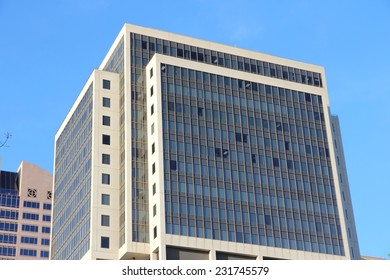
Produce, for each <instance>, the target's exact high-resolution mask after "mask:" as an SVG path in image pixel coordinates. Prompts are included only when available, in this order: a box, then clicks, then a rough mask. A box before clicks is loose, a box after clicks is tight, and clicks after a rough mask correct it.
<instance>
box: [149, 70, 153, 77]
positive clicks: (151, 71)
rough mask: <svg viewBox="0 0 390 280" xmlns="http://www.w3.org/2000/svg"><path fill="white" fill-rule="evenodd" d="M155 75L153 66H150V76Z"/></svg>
mask: <svg viewBox="0 0 390 280" xmlns="http://www.w3.org/2000/svg"><path fill="white" fill-rule="evenodd" d="M152 77H153V68H150V78H152Z"/></svg>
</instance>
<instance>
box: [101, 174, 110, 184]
mask: <svg viewBox="0 0 390 280" xmlns="http://www.w3.org/2000/svg"><path fill="white" fill-rule="evenodd" d="M102 184H104V185H109V184H110V174H106V173H103V174H102Z"/></svg>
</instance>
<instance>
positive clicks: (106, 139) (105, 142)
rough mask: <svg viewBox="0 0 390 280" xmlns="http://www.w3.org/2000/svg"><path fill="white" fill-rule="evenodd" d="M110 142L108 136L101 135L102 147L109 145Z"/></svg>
mask: <svg viewBox="0 0 390 280" xmlns="http://www.w3.org/2000/svg"><path fill="white" fill-rule="evenodd" d="M110 142H111V139H110V135H106V134H103V135H102V143H103V144H104V145H110Z"/></svg>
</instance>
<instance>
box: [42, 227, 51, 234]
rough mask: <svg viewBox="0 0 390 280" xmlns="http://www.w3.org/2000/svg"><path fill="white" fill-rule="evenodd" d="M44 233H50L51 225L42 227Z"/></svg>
mask: <svg viewBox="0 0 390 280" xmlns="http://www.w3.org/2000/svg"><path fill="white" fill-rule="evenodd" d="M42 233H50V227H42Z"/></svg>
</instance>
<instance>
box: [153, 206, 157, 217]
mask: <svg viewBox="0 0 390 280" xmlns="http://www.w3.org/2000/svg"><path fill="white" fill-rule="evenodd" d="M156 214H157V206H156V204H155V205H153V217H154V216H156Z"/></svg>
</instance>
